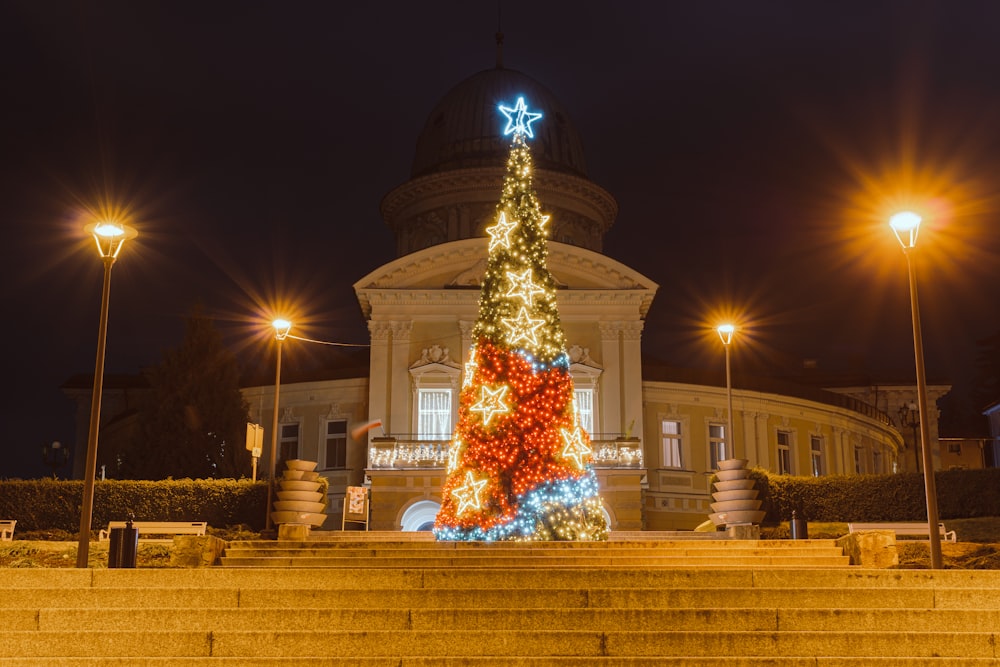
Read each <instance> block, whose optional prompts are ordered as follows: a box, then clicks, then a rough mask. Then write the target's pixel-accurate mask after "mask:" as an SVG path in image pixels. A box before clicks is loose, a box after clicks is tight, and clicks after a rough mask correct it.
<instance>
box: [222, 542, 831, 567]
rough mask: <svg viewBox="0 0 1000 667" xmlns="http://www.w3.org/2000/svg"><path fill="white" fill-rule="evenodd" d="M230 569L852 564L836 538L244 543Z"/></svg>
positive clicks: (229, 556)
mask: <svg viewBox="0 0 1000 667" xmlns="http://www.w3.org/2000/svg"><path fill="white" fill-rule="evenodd" d="M221 564H222V565H223V566H224V567H269V568H272V567H281V568H288V567H352V568H353V567H358V566H359V565H363V566H366V567H383V568H384V567H391V568H398V567H449V568H458V567H483V568H485V567H537V566H546V567H548V566H578V567H605V566H631V567H637V566H645V567H677V566H688V567H708V566H717V565H720V566H721V565H726V566H739V567H748V566H769V567H773V566H778V567H790V566H798V567H846V566H848V565H850V561H849V559H848V558H847V557H846V556H844V555H843V550H842V549H841V548H839V547H837V546H836V544H835V543H834V541H833V540H701V541H695V540H661V541H653V540H647V541H645V542H627V541H619V542H580V543H572V542H569V543H567V542H554V543H510V542H427V543H419V542H396V543H390V542H387V541H383V542H377V543H373V544H366V543H363V542H350V541H346V540H344V541H341V542H339V543H334V542H321V541H320V542H317V541H314V540H307V541H301V542H285V541H280V542H275V541H260V540H258V541H252V542H237V543H234V544H232V545H229V547H228V548H227V549H226V552H225V555H224V556H223V558H222V559H221Z"/></svg>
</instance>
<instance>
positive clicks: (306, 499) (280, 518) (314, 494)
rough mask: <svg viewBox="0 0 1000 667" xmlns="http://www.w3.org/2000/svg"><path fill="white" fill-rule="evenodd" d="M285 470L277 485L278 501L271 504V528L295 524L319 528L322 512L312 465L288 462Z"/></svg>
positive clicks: (295, 460) (314, 464) (315, 475)
mask: <svg viewBox="0 0 1000 667" xmlns="http://www.w3.org/2000/svg"><path fill="white" fill-rule="evenodd" d="M285 465H286V467H287V468H288V469H287V470H285V471H284V472H283V473H282V475H281V479H280V480H279V481H278V485H279V486H280V487H281V490H280V491H278V500H277V501H276V502H275V503H274V511H273V512H271V520H272V521H274V523H275V525H279V526H280V525H282V524H299V525H305V526H312V527H319V526H322V525H323V522H324V521H326V513H325V512H324V511H323V509H324V507H326V504H325V503H324V502H323V500H324V499H323V493H322V492H321V491H320V490H319V488H320V482H317V481H316V480H317V479H319V473H318V472H314V470H315V468H316V461H303V460H302V459H292V460H290V461H286V462H285Z"/></svg>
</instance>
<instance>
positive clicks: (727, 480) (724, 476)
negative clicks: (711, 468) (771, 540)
mask: <svg viewBox="0 0 1000 667" xmlns="http://www.w3.org/2000/svg"><path fill="white" fill-rule="evenodd" d="M747 463H748V461H747V460H746V459H726V460H725V461H719V470H718V472H716V473H715V475H716V477H718V479H719V481H717V482H715V489H716V490H715V492H713V493H712V498H714V499H715V502H714V503H712V514H709V515H708V518H709V519H711V520H712V523H714V524H715V525H716V526H732V525H735V524H747V523H750V524H756V523H760V522H761V521H762V520H763V519H764V514H765V513H764V511H763V510H761V509H760V505H761V502H762V501H760V500H757V494H758V493H759V491H757V490H756V489H755V488H754V481H753V480H752V479H749V475H750V471H749V470H747V469H746V465H747Z"/></svg>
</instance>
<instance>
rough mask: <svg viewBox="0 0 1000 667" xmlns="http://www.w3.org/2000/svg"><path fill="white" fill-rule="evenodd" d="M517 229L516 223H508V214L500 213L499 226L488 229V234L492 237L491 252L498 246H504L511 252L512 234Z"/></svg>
mask: <svg viewBox="0 0 1000 667" xmlns="http://www.w3.org/2000/svg"><path fill="white" fill-rule="evenodd" d="M515 229H517V223H516V222H508V221H507V214H506V213H504V212H502V211H501V212H500V219H499V220H497V224H495V225H493V226H492V227H487V228H486V233H487V234H489V235H490V252H493V250H494V249H495V248H496V247H497V246H503V247H504V248H507V249H508V250H510V233H511V232H512V231H514V230H515Z"/></svg>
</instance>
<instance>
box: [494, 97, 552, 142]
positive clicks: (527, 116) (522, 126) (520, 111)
mask: <svg viewBox="0 0 1000 667" xmlns="http://www.w3.org/2000/svg"><path fill="white" fill-rule="evenodd" d="M500 113H502V114H503V115H504V116H506V117H507V127H505V128H504V130H503V133H504V136H507V135H508V134H510V133H511V132H513V133H514V136H517V135H519V134H526V135H528V136H529V137H532V138H534V136H535V133H534V132H532V131H531V124H532V123H533V122H535V121H536V120H538V119H539V118H541V117H542V114H540V113H531V112H530V111H528V107H527V106H526V105H525V104H524V98H523V97H519V98H517V104H515V105H514V108H513V109H512V108H510V107H508V106H504V105H503V104H501V105H500Z"/></svg>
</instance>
